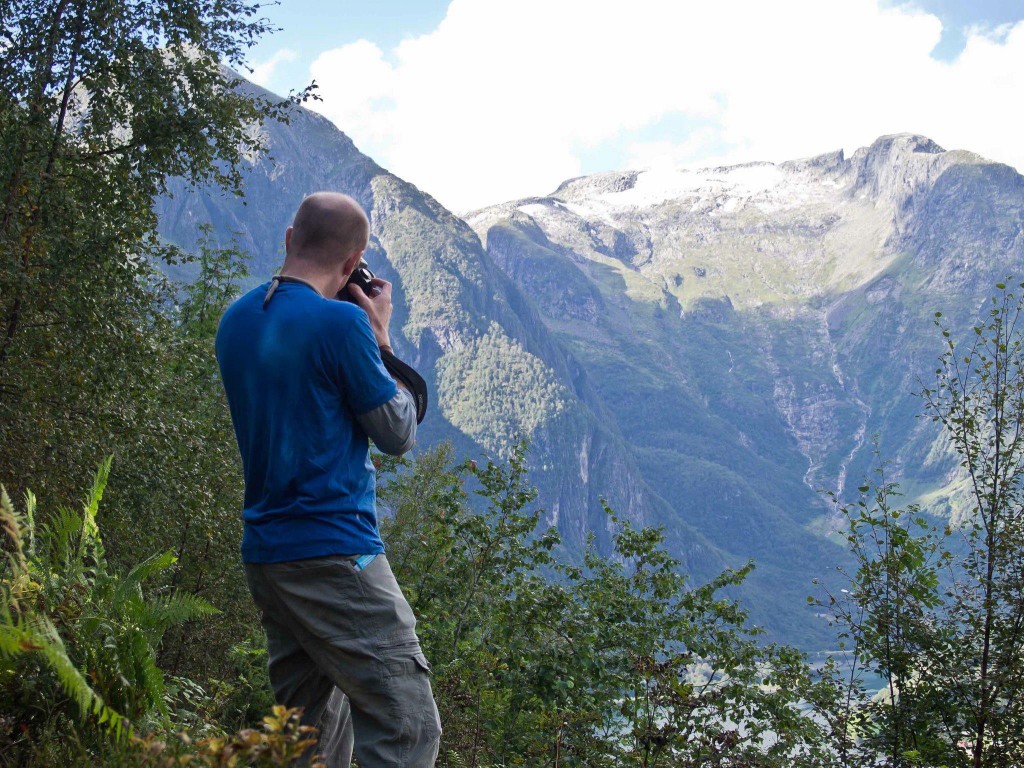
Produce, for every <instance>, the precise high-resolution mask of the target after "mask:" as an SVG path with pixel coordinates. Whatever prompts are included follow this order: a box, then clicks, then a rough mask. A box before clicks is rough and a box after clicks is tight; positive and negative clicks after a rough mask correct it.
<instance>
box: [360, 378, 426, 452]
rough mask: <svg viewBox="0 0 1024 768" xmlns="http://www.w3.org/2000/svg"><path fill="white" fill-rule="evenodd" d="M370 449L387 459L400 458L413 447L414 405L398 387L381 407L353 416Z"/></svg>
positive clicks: (406, 393) (406, 392) (410, 397)
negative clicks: (374, 448) (385, 456)
mask: <svg viewBox="0 0 1024 768" xmlns="http://www.w3.org/2000/svg"><path fill="white" fill-rule="evenodd" d="M356 421H358V422H359V426H361V427H362V428H363V430H364V431H365V432H366V434H368V435H369V436H370V439H371V440H373V443H374V445H376V446H377V448H378V449H379V450H381V451H383V452H384V453H386V454H388V455H390V456H401V455H402V454H403V453H405V452H407V451H408V450H410V449H411V448H412V447H413V446H414V445H415V444H416V404H415V403H414V402H413V398H412V395H411V394H409V392H408V391H407V390H406V389H405V388H404V387H403V386H402V385H401V383H399V384H398V392H397V393H396V394H395V396H394V397H392V398H391V399H390V400H388V401H387V402H386V403H384V405H381V406H378V407H377V408H374V409H373V410H372V411H369V412H367V413H362V414H360V415H358V416H356Z"/></svg>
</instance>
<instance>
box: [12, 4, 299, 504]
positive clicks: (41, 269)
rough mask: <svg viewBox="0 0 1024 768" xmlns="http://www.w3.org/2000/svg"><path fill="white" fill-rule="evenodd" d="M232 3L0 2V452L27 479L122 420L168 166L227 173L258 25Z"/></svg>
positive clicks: (206, 176)
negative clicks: (239, 82)
mask: <svg viewBox="0 0 1024 768" xmlns="http://www.w3.org/2000/svg"><path fill="white" fill-rule="evenodd" d="M258 8H259V6H258V5H257V4H256V3H253V2H247V0H228V2H223V3H201V2H193V1H192V0H185V1H184V2H182V1H181V0H128V2H110V1H109V0H0V46H2V48H3V57H2V58H0V466H2V467H4V469H5V470H6V471H7V472H9V473H10V475H9V476H10V477H24V478H29V477H31V478H33V479H34V480H35V481H37V482H39V483H40V484H41V487H39V490H40V492H44V491H49V490H50V486H51V485H53V486H55V487H54V490H56V491H59V492H62V495H63V496H64V497H69V496H70V495H71V494H72V493H73V481H72V480H71V478H74V477H77V476H81V474H82V471H83V470H84V469H85V468H86V467H88V466H91V465H93V464H94V463H95V462H96V461H97V460H98V457H99V455H102V454H103V453H104V450H103V449H102V448H101V446H103V445H110V444H111V443H116V441H117V439H118V438H119V437H120V436H122V435H123V434H124V433H126V432H128V431H131V430H134V429H136V428H137V427H138V417H139V409H140V407H141V404H140V402H139V398H140V396H141V390H140V389H139V387H140V382H146V381H149V380H151V379H152V377H153V376H154V375H157V374H158V373H159V372H160V371H159V368H160V362H159V361H158V358H159V353H158V350H157V349H154V347H155V346H158V345H159V341H158V340H157V339H155V338H154V334H153V331H154V330H155V326H156V325H158V324H159V321H158V319H157V318H156V315H158V314H159V313H161V312H162V311H163V310H164V308H165V306H166V303H167V302H169V301H171V300H173V290H172V289H170V288H169V287H168V286H167V285H166V284H165V283H163V282H162V281H161V280H160V278H159V275H158V273H157V272H155V270H154V269H153V265H154V264H155V263H159V262H160V261H161V260H168V259H175V258H179V257H180V254H176V253H175V251H174V249H173V248H171V247H170V246H168V245H167V244H164V243H161V242H160V241H159V240H158V238H157V236H156V234H155V224H156V221H155V217H154V214H153V212H152V200H153V197H154V195H156V194H158V193H160V192H162V191H163V190H164V189H165V184H166V180H167V178H168V177H169V176H180V177H184V178H185V179H187V180H189V181H191V182H196V183H198V182H204V181H210V180H213V181H217V182H220V183H222V184H224V185H226V186H227V187H228V188H231V189H234V188H235V187H237V182H238V179H239V176H238V164H239V162H241V161H242V159H243V158H244V157H246V156H248V155H249V154H250V153H253V152H256V151H258V150H259V149H260V144H259V137H258V131H255V130H254V127H255V126H256V125H257V124H258V123H259V121H260V120H262V119H267V118H272V117H275V116H282V115H284V114H286V107H287V102H285V103H282V104H271V103H269V102H266V101H260V100H258V99H256V100H254V99H253V98H251V97H249V96H247V95H245V94H243V93H241V92H239V91H237V90H236V89H235V88H233V85H234V84H235V83H234V80H233V77H232V76H231V75H230V74H229V73H228V71H227V70H225V69H224V68H223V67H222V64H221V61H222V60H224V61H227V62H229V63H235V64H240V63H241V61H242V56H243V54H244V51H245V50H246V48H247V47H248V46H249V45H251V44H252V43H253V42H254V41H255V40H256V38H257V37H258V36H259V35H260V34H262V33H264V32H265V31H267V29H268V27H267V24H266V22H265V21H263V20H261V19H260V18H259V17H258V15H257V14H258Z"/></svg>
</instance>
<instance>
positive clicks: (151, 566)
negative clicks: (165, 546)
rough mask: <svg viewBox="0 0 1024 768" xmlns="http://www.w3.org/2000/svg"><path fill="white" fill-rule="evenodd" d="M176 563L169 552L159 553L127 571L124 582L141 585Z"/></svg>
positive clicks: (172, 554)
mask: <svg viewBox="0 0 1024 768" xmlns="http://www.w3.org/2000/svg"><path fill="white" fill-rule="evenodd" d="M176 562H178V558H177V557H175V555H174V553H173V552H171V551H170V550H168V551H167V552H161V553H160V554H157V555H151V556H149V557H147V558H146V559H145V560H143V561H142V562H141V563H139V564H138V565H136V566H135V567H134V568H132V569H131V570H130V571H128V575H127V576H126V577H125V580H126V581H130V582H132V583H134V584H141V583H142V582H144V581H146V580H147V579H151V578H153V577H154V576H156V575H157V574H158V573H162V572H163V571H166V570H167V569H168V568H170V567H171V566H172V565H174V564H175V563H176Z"/></svg>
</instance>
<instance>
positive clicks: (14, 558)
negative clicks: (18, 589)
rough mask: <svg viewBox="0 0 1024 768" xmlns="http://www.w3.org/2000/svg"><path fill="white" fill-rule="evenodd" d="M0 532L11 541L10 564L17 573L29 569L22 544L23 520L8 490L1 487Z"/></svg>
mask: <svg viewBox="0 0 1024 768" xmlns="http://www.w3.org/2000/svg"><path fill="white" fill-rule="evenodd" d="M0 530H2V531H3V534H4V536H5V537H6V538H8V539H9V540H10V547H9V550H10V562H11V566H12V568H13V569H14V571H15V572H18V571H21V572H24V571H25V570H26V569H27V564H26V562H25V552H24V549H23V542H22V537H23V533H22V519H21V515H19V514H18V510H16V509H15V508H14V504H12V503H11V497H10V496H8V495H7V489H6V488H4V487H3V486H2V485H0Z"/></svg>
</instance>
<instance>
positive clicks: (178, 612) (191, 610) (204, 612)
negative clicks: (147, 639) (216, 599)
mask: <svg viewBox="0 0 1024 768" xmlns="http://www.w3.org/2000/svg"><path fill="white" fill-rule="evenodd" d="M146 608H147V613H148V614H149V615H148V616H147V617H146V621H145V624H144V626H147V625H148V626H152V627H153V628H154V629H155V630H156V631H157V633H158V634H156V636H155V637H154V642H156V641H158V640H159V638H160V636H161V635H163V633H164V631H165V630H167V629H168V628H170V627H172V626H174V625H175V624H181V623H183V622H186V621H192V620H193V619H199V618H202V617H203V616H212V615H214V614H216V613H220V611H219V610H218V609H217V608H216V607H215V606H213V605H211V604H210V603H209V602H207V601H206V600H204V599H203V598H201V597H198V596H196V595H193V594H191V593H189V592H172V593H171V594H167V595H160V596H159V597H157V598H156V599H155V600H152V601H150V602H149V603H148V604H147V606H146Z"/></svg>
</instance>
